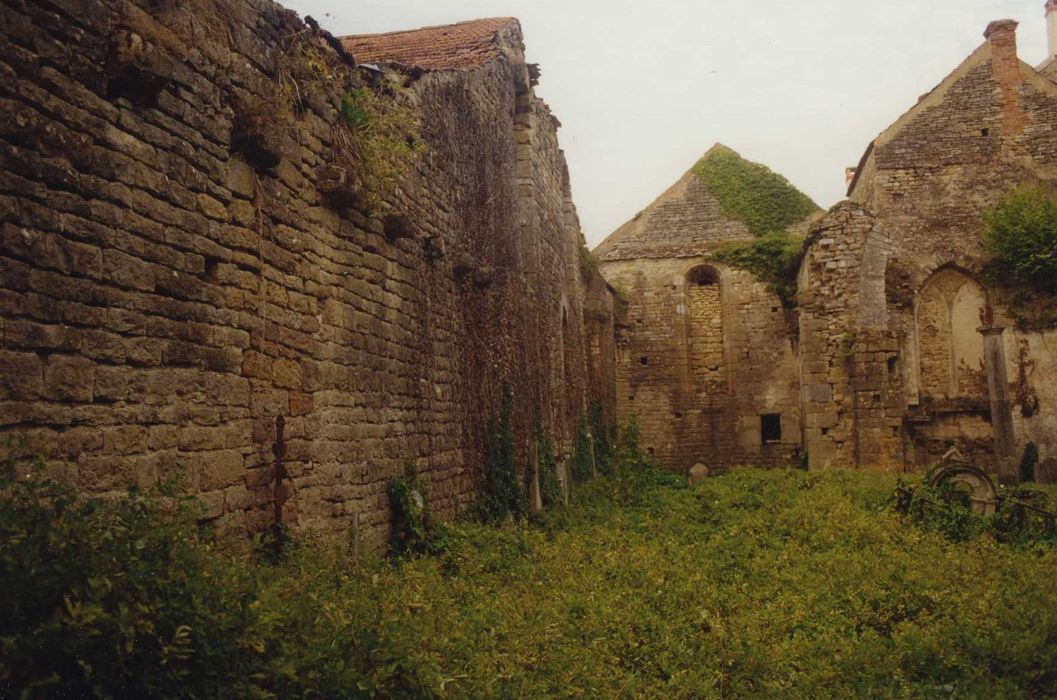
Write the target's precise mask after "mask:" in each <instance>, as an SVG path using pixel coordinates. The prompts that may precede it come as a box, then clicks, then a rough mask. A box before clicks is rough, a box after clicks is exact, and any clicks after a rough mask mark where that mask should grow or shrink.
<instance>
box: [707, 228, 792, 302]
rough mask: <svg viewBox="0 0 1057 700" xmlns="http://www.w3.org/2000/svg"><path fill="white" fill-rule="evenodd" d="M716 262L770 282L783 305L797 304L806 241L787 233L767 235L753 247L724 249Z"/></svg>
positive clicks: (717, 253)
mask: <svg viewBox="0 0 1057 700" xmlns="http://www.w3.org/2000/svg"><path fill="white" fill-rule="evenodd" d="M714 257H715V259H716V260H718V261H719V262H722V263H726V264H728V265H730V266H732V267H737V268H741V269H743V270H748V271H749V272H751V273H752V274H754V275H756V277H757V278H758V279H760V280H762V281H764V282H767V284H768V286H769V287H770V289H771V291H772V292H774V293H775V294H776V295H777V296H778V298H779V299H781V300H782V303H783V304H784V305H785V306H787V307H791V306H793V305H794V304H795V303H796V289H797V287H796V278H797V275H798V274H799V272H800V262H801V261H802V260H803V259H804V240H803V239H802V238H798V237H796V236H791V235H789V234H788V233H785V232H784V231H776V232H773V233H768V234H764V235H763V236H761V237H759V238H758V239H756V240H755V241H753V242H752V243H734V244H731V245H729V246H727V247H725V248H720V249H719V250H717V251H716V252H715V254H714Z"/></svg>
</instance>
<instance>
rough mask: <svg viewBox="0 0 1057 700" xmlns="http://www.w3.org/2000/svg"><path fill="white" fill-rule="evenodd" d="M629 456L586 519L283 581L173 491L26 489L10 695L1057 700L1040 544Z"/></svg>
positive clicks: (3, 648)
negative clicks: (208, 528) (85, 496)
mask: <svg viewBox="0 0 1057 700" xmlns="http://www.w3.org/2000/svg"><path fill="white" fill-rule="evenodd" d="M633 437H634V436H633V435H632V436H631V438H632V441H633ZM635 452H636V451H635V450H634V449H633V445H632V448H628V447H627V445H625V447H624V448H622V449H621V450H620V451H619V454H620V456H621V459H620V466H619V467H618V468H616V469H615V470H614V472H615V473H614V474H612V475H610V476H608V477H604V478H600V479H595V480H592V481H590V482H588V483H586V484H581V485H579V486H577V487H576V488H575V491H574V502H573V505H572V506H570V507H568V508H556V509H553V510H550V511H548V512H546V513H545V514H543V515H542V516H538V517H534V518H532V519H530V520H529V521H527V522H526V521H522V522H515V521H513V520H507V521H506V522H505V523H504V524H501V525H500V526H495V525H485V524H480V523H477V522H462V523H456V524H453V525H451V526H450V527H449V528H447V537H446V541H445V543H444V547H443V548H440V549H438V550H437V551H438V552H439V553H438V554H435V555H433V556H420V557H410V558H407V557H404V558H397V559H394V558H382V557H377V558H370V557H369V558H366V559H364V560H362V561H359V562H356V561H354V560H352V558H351V557H350V555H349V553H348V551H347V548H346V547H344V546H341V545H338V544H336V543H329V544H328V543H320V542H309V541H302V542H300V543H296V544H295V545H294V546H293V547H292V548H291V549H290V550H289V551H288V552H287V554H286V556H285V558H284V559H283V561H282V562H281V563H279V564H278V565H274V566H273V565H267V564H262V563H260V562H258V561H256V560H255V559H254V558H253V557H252V556H249V555H246V554H243V555H232V554H225V553H223V552H222V551H219V550H217V549H216V548H214V547H213V546H212V545H210V544H209V543H208V539H207V538H206V537H205V536H204V534H203V533H200V532H198V531H197V529H196V527H195V525H194V523H193V520H190V521H189V520H187V519H186V518H184V517H183V516H182V515H181V514H180V511H179V509H178V508H176V507H175V501H173V500H172V499H169V498H165V497H161V498H159V497H146V496H144V495H142V494H134V495H133V496H132V497H130V498H129V499H128V500H126V501H122V502H118V503H112V504H101V503H92V502H74V501H70V500H67V499H65V498H61V497H60V498H59V499H58V500H52V499H50V498H48V497H46V494H47V493H51V494H55V493H58V492H59V489H58V487H57V486H55V485H54V484H44V485H41V484H40V483H39V482H35V483H34V482H22V483H21V485H17V486H13V485H12V484H11V482H10V480H8V481H7V482H6V484H7V486H6V491H5V493H6V494H7V495H6V496H5V497H4V498H3V500H2V506H0V587H2V589H3V590H4V592H5V594H4V596H2V597H0V606H2V609H0V694H3V695H5V696H17V695H18V694H19V692H20V691H22V690H23V689H26V688H31V689H30V691H29V692H28V696H29V697H48V696H51V697H83V696H93V695H94V696H98V697H108V696H110V697H113V696H117V697H145V696H148V695H149V694H150V693H152V692H153V693H154V694H155V695H158V696H164V697H284V698H285V697H350V696H358V697H372V696H395V697H548V696H550V697H553V696H562V697H893V696H895V697H1042V696H1053V695H1054V694H1055V693H1057V588H1055V587H1054V586H1053V572H1054V570H1055V565H1057V552H1055V550H1054V549H1053V548H1052V546H1051V545H1049V544H1046V543H1045V542H1044V541H1040V540H1027V541H1016V542H1012V543H1010V542H1000V541H999V540H998V539H996V538H995V537H994V536H992V534H991V530H990V529H988V528H977V529H970V530H959V531H958V535H959V536H958V537H951V536H950V532H948V531H947V530H945V529H944V527H939V526H936V524H935V523H930V522H929V520H928V518H924V519H923V518H912V517H904V516H901V515H899V514H898V513H897V512H896V511H895V510H894V508H893V507H892V493H893V488H894V486H895V484H896V481H895V479H894V478H892V477H888V476H884V475H876V474H859V473H839V472H832V473H809V472H802V471H760V470H745V471H738V472H734V473H731V474H728V475H725V476H722V477H718V478H715V479H712V480H709V481H707V482H706V483H704V484H702V485H699V486H698V487H696V488H695V489H692V490H688V489H686V488H685V487H684V486H683V482H682V479H681V478H677V477H674V476H671V475H668V474H662V473H658V472H655V471H652V470H650V469H648V468H644V467H643V466H641V464H639V463H638V460H637V459H636V458H635ZM11 466H12V465H7V468H8V470H10V468H11ZM941 524H942V523H941ZM31 684H32V685H31Z"/></svg>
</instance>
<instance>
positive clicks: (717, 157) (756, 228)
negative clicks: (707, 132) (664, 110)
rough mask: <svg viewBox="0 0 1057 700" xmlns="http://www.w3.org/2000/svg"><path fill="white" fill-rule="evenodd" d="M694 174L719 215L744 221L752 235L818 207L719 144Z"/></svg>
mask: <svg viewBox="0 0 1057 700" xmlns="http://www.w3.org/2000/svg"><path fill="white" fill-rule="evenodd" d="M694 174H695V175H697V177H698V178H699V179H700V180H701V181H702V182H703V183H704V184H705V185H706V186H707V187H708V189H709V191H710V192H712V194H713V195H714V196H715V197H716V199H718V200H719V206H720V211H721V212H722V213H723V215H724V216H726V217H728V218H731V219H737V220H738V221H741V222H744V223H745V225H746V226H748V227H749V230H750V231H751V232H752V233H753V235H755V236H764V235H766V234H768V233H773V232H775V231H783V230H785V229H786V228H787V227H789V226H791V225H793V224H795V223H799V222H801V221H803V220H804V219H806V218H807V217H808V216H810V215H811V214H813V213H814V212H816V211H818V208H819V207H818V205H817V204H815V203H814V202H813V201H812V200H811V198H810V197H808V196H807V195H806V194H804V193H802V192H801V191H800V190H798V189H796V188H795V187H793V185H792V184H790V183H789V181H788V180H786V179H785V178H784V177H782V176H781V175H779V174H778V173H776V172H773V171H772V170H771V169H770V168H768V167H767V166H764V165H760V164H759V163H751V162H749V161H747V160H745V159H744V158H742V157H741V156H739V155H738V154H737V153H735V152H734V151H732V150H730V149H729V148H726V147H723V146H717V147H715V148H713V149H712V150H711V151H709V152H708V153H707V154H705V156H704V157H703V158H702V159H701V160H699V161H698V162H697V165H695V166H694Z"/></svg>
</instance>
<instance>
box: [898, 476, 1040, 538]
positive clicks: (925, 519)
mask: <svg viewBox="0 0 1057 700" xmlns="http://www.w3.org/2000/svg"><path fill="white" fill-rule="evenodd" d="M1024 504H1027V506H1030V507H1025V505H1024ZM894 506H895V509H896V510H897V511H899V512H901V513H903V514H905V515H907V516H908V517H909V518H910V519H911V520H913V521H914V522H915V523H917V524H918V525H919V526H921V527H923V528H925V529H927V530H930V531H933V532H937V533H940V534H941V535H943V536H944V537H945V538H947V539H948V540H950V541H951V542H966V541H968V540H972V539H976V538H979V537H981V536H984V535H987V536H990V537H991V538H993V539H994V540H996V541H998V542H1003V543H1006V544H1019V545H1036V544H1040V543H1057V522H1055V521H1054V520H1053V519H1052V518H1049V517H1047V516H1045V515H1042V514H1040V513H1038V512H1037V511H1035V510H1033V509H1032V508H1041V509H1043V510H1048V511H1051V512H1057V499H1054V498H1053V496H1052V495H1051V494H1049V493H1047V492H1045V491H1039V490H1031V489H1027V488H1021V487H1018V488H1007V487H999V492H998V504H997V506H996V509H995V512H994V514H992V515H989V516H983V515H977V514H975V513H973V512H972V509H971V502H970V500H969V494H968V493H967V492H966V491H963V490H960V489H959V487H958V486H957V485H955V484H951V483H944V484H942V485H940V486H939V487H930V486H927V485H926V483H920V484H915V485H913V486H909V485H907V484H903V483H902V482H901V483H900V486H899V488H898V489H897V490H896V495H895V499H894Z"/></svg>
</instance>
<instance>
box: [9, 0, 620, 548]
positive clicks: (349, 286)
mask: <svg viewBox="0 0 1057 700" xmlns="http://www.w3.org/2000/svg"><path fill="white" fill-rule="evenodd" d="M0 26H2V31H0V42H2V48H0V56H2V57H3V58H2V61H0V76H2V79H0V114H2V119H0V220H2V221H0V224H2V238H0V243H2V248H0V309H2V314H0V334H2V335H0V338H2V340H0V366H2V372H0V430H2V432H3V433H4V435H5V436H9V437H10V436H16V435H17V436H20V437H21V438H22V439H23V440H24V443H23V444H22V445H21V447H19V448H18V450H19V451H20V453H23V454H30V453H37V452H43V453H46V454H48V455H49V456H50V458H51V462H50V463H51V466H52V468H53V469H55V470H56V471H58V472H60V473H61V474H62V475H63V476H65V477H66V478H69V479H70V480H72V481H74V482H75V483H76V484H77V485H78V486H79V487H80V488H81V489H83V490H84V491H86V492H96V493H102V492H108V491H114V490H117V489H120V488H123V487H124V485H125V484H126V483H128V482H138V483H153V482H154V481H155V480H157V479H159V478H163V477H167V476H173V475H175V476H178V477H180V478H182V479H183V480H184V482H185V484H186V485H187V486H188V487H190V489H191V490H192V491H193V492H195V493H198V494H200V497H201V500H202V503H203V505H204V508H205V513H204V515H205V516H206V517H208V518H214V519H219V520H220V522H221V523H223V524H224V525H225V526H228V527H243V526H245V527H249V528H256V527H259V526H261V525H262V524H264V523H265V522H266V521H267V520H268V519H269V517H270V509H271V503H272V495H273V493H274V491H273V479H274V471H273V461H274V458H273V452H272V448H273V443H274V442H275V439H276V418H277V417H278V416H282V417H284V418H285V436H286V446H285V458H284V462H285V468H286V470H287V471H288V473H289V476H290V479H289V481H288V483H287V484H286V487H287V489H288V490H289V492H290V500H289V501H288V503H287V505H286V510H285V513H284V519H285V520H286V521H287V522H290V523H294V524H296V525H298V526H300V527H307V528H316V529H339V528H344V527H346V526H347V525H348V524H349V522H350V521H351V520H353V518H354V515H356V514H358V516H359V521H360V526H361V528H362V529H363V532H362V535H363V536H364V537H365V539H366V540H367V541H379V540H381V539H382V538H383V537H384V536H385V534H386V530H387V525H388V513H387V503H386V497H385V484H386V482H387V480H388V479H389V477H390V476H392V475H394V474H396V473H398V472H400V471H401V470H402V468H403V465H404V464H405V463H406V462H408V461H411V460H413V461H416V462H417V464H418V466H419V469H420V471H421V472H422V473H423V475H424V476H425V478H426V480H427V483H428V485H429V488H430V492H431V498H432V501H433V503H434V504H435V505H436V506H437V507H438V508H439V510H440V511H441V512H442V513H444V514H451V513H453V512H455V511H456V510H458V509H459V508H461V507H463V506H465V505H466V504H467V503H468V501H469V500H470V499H471V498H472V494H473V491H474V485H475V480H476V478H477V474H478V469H479V467H480V463H481V459H482V449H483V440H484V432H485V424H486V422H487V419H488V416H489V415H491V414H492V413H493V412H494V411H495V410H496V409H497V407H498V401H499V395H500V388H501V386H502V385H503V384H504V383H509V384H510V385H511V386H512V389H513V392H514V396H515V401H514V406H515V414H514V425H515V432H516V434H517V435H518V437H519V440H520V444H519V447H520V449H521V451H522V453H523V454H522V458H523V459H524V458H525V457H526V456H527V450H528V442H529V439H530V436H531V434H532V428H533V426H534V425H535V424H537V423H540V424H541V425H542V426H543V427H544V429H546V430H548V431H550V432H552V433H553V434H560V435H572V434H573V433H574V430H575V427H574V425H573V424H572V422H573V421H574V420H575V421H578V420H579V419H580V415H577V414H578V412H580V411H581V409H582V408H583V407H584V406H586V405H587V403H588V398H589V397H588V396H587V391H588V390H587V386H588V377H589V376H590V378H591V382H592V383H595V382H597V383H598V384H599V385H602V386H604V385H605V384H606V383H607V382H608V383H610V384H611V383H612V379H611V377H608V376H607V373H608V372H610V371H611V369H612V365H613V360H612V356H613V355H612V353H613V346H612V341H611V338H612V336H611V335H610V336H608V337H607V336H606V334H605V332H604V330H605V327H606V324H610V326H611V324H612V318H613V315H612V299H611V297H610V296H609V292H608V290H607V289H606V288H605V285H604V283H602V282H601V280H600V279H599V278H597V276H592V275H591V274H580V273H579V268H578V263H577V260H578V258H577V257H575V255H576V252H577V247H578V245H579V241H580V238H579V236H580V234H579V230H578V224H577V223H576V222H575V212H574V211H573V210H572V208H571V201H570V200H569V196H568V195H569V193H568V187H567V178H566V177H565V175H564V163H563V159H562V156H561V153H560V151H558V149H557V140H556V137H555V128H556V123H555V121H554V120H553V118H552V117H551V116H550V115H549V112H547V110H546V107H545V105H543V104H542V102H540V101H539V100H538V99H537V98H535V97H534V96H533V95H532V94H531V89H530V88H527V87H526V85H527V77H526V76H525V67H524V65H523V56H522V55H521V53H520V52H521V47H520V37H519V36H516V34H515V35H511V36H509V37H507V41H508V42H509V45H508V46H506V47H505V50H504V53H503V55H502V56H501V57H500V58H499V59H497V60H494V61H491V62H489V63H487V64H485V65H483V66H481V67H479V68H476V69H473V70H467V71H449V72H436V73H425V74H424V75H417V74H416V75H412V76H407V80H408V85H409V88H408V90H409V94H410V98H409V99H410V100H411V103H412V104H413V105H414V106H415V109H416V110H418V113H419V114H420V115H421V123H422V129H421V135H420V136H421V140H422V141H423V142H424V143H425V145H426V150H425V152H424V154H423V155H422V156H421V157H420V158H419V159H418V161H417V163H416V165H415V166H414V168H413V169H412V171H411V173H410V174H409V176H408V178H407V179H406V181H405V182H404V183H403V185H402V186H401V188H400V189H399V190H398V191H397V193H396V195H395V196H394V197H392V198H391V201H389V202H388V205H389V206H390V207H391V208H390V209H389V211H391V212H392V213H396V214H400V215H401V216H402V217H403V224H404V225H403V226H402V228H404V229H405V230H404V231H401V232H396V233H394V232H393V231H389V232H387V231H386V230H385V227H384V226H383V225H382V223H381V221H380V220H379V219H376V218H370V217H369V216H368V212H366V211H365V210H363V206H362V205H361V206H360V207H358V208H357V207H355V206H352V207H349V206H346V207H341V208H338V207H336V206H335V205H333V204H332V203H331V202H329V201H328V200H327V199H326V198H325V197H324V196H323V195H322V194H321V192H320V180H321V176H320V172H322V171H321V168H323V167H324V166H332V165H334V163H335V148H336V144H335V130H334V125H335V124H336V123H338V120H339V119H340V118H341V117H340V115H339V112H338V107H339V106H340V100H341V98H342V95H343V94H344V92H345V91H346V90H348V89H351V88H353V87H356V86H359V85H360V84H361V78H360V77H359V76H358V75H357V73H356V71H355V69H353V68H352V67H350V66H348V65H346V64H344V63H343V61H342V59H341V57H340V56H339V55H338V54H337V53H335V52H334V51H333V50H332V49H330V48H329V47H327V46H325V45H324V44H322V43H320V42H319V39H318V38H317V36H316V34H315V32H314V31H313V30H312V29H310V28H307V27H305V25H304V24H302V23H301V22H300V21H299V20H298V19H297V18H296V16H294V15H293V14H292V13H289V12H286V11H284V10H282V9H281V8H279V7H278V6H276V5H273V4H271V3H267V2H263V1H260V0H224V1H222V2H211V1H208V0H203V1H202V2H194V3H167V2H148V0H142V2H141V3H138V4H137V3H129V2H117V1H113V2H111V1H110V0H104V1H102V2H89V3H70V2H61V3H60V2H56V3H51V2H21V1H19V0H11V1H10V2H6V3H4V4H3V5H2V6H0ZM306 37H307V39H308V41H309V42H313V43H309V44H308V46H311V47H319V48H318V53H316V52H315V51H314V52H313V55H312V57H313V58H316V57H319V56H321V57H322V58H323V59H324V65H323V66H322V67H320V66H319V65H314V66H311V67H306V66H304V65H301V64H299V63H298V62H299V61H301V60H303V59H304V58H305V57H304V54H301V53H297V51H300V50H301V49H297V51H295V48H296V47H304V46H305V45H306V44H305V43H304V40H305V38H306ZM283 67H288V68H289V69H290V71H291V73H290V74H291V75H293V76H294V79H295V80H297V77H296V76H298V75H311V76H315V77H314V78H312V79H311V80H307V79H302V80H301V82H300V83H299V85H298V87H299V91H298V95H300V99H298V100H297V103H296V104H295V109H292V110H287V109H286V107H288V105H287V104H286V101H287V100H288V99H289V98H288V97H287V96H286V92H284V89H283V86H284V85H286V87H287V88H288V87H289V85H288V84H287V83H284V77H283V76H284V75H287V74H281V72H280V71H281V70H282V69H283ZM306 71H309V73H306ZM321 75H322V77H320V76H321ZM247 103H256V104H259V105H263V106H264V108H265V111H266V112H268V111H269V110H270V113H271V114H273V115H276V117H277V119H278V121H279V123H280V125H281V126H282V127H283V128H282V132H281V133H282V136H283V138H282V139H281V141H282V147H281V158H280V159H279V161H278V163H277V164H275V165H274V166H273V167H254V166H252V165H250V163H248V162H247V160H246V158H245V157H244V156H243V155H241V154H240V153H238V152H237V150H238V149H236V148H234V147H233V143H232V133H233V122H234V121H235V120H237V119H238V118H239V114H238V105H240V104H247ZM287 112H289V113H287ZM519 120H520V121H524V122H527V123H530V127H529V131H530V132H531V134H525V133H518V121H519ZM526 222H529V223H528V230H525V227H526ZM570 251H571V252H570ZM589 301H590V302H592V303H593V304H594V306H593V308H594V310H595V312H594V314H593V316H592V318H591V319H588V320H585V319H584V307H585V306H588V302H589ZM563 303H564V305H565V307H564V308H567V310H566V321H565V328H564V331H563V330H562V323H561V316H560V315H559V309H560V308H563V306H562V305H563ZM600 329H601V332H600ZM555 347H560V348H562V349H563V352H564V353H565V356H566V359H565V361H564V362H563V363H560V364H557V363H556V362H555V360H554V359H553V356H554V348H555ZM555 397H559V398H555ZM608 398H609V396H608V395H607V393H606V392H605V391H597V390H596V391H593V393H592V394H591V396H590V400H593V401H598V400H601V401H606V400H607V399H608ZM555 405H558V406H568V408H567V409H566V410H564V411H555V410H554V408H553V407H554V406H555ZM607 408H608V407H607ZM608 410H609V411H610V412H611V411H612V409H611V408H608Z"/></svg>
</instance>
